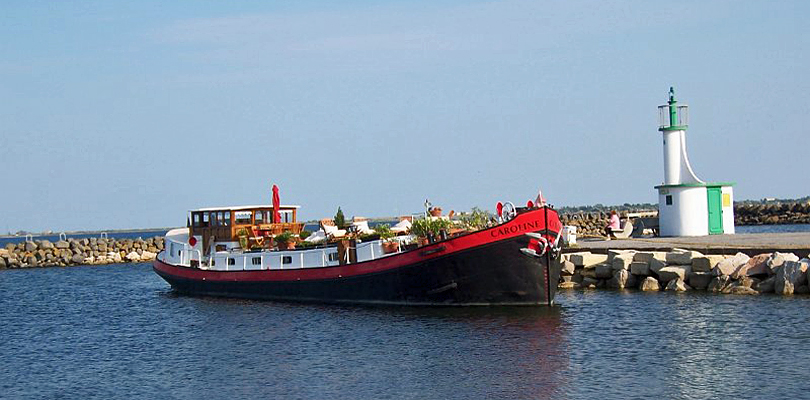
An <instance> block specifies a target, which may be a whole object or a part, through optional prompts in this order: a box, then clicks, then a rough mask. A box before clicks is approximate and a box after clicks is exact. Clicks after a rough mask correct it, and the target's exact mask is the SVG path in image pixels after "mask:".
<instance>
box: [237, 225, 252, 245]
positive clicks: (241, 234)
mask: <svg viewBox="0 0 810 400" xmlns="http://www.w3.org/2000/svg"><path fill="white" fill-rule="evenodd" d="M236 236H237V237H238V238H239V246H240V247H242V248H243V249H247V248H248V245H249V244H250V241H249V239H248V231H247V229H245V228H242V229H240V230H238V231H237V232H236Z"/></svg>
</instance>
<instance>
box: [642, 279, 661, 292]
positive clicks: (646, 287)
mask: <svg viewBox="0 0 810 400" xmlns="http://www.w3.org/2000/svg"><path fill="white" fill-rule="evenodd" d="M638 288H639V289H640V290H642V291H645V292H648V291H655V292H657V291H659V290H661V285H659V284H658V280H657V279H655V278H653V277H651V276H648V277H646V278H644V280H643V281H641V285H639V287H638Z"/></svg>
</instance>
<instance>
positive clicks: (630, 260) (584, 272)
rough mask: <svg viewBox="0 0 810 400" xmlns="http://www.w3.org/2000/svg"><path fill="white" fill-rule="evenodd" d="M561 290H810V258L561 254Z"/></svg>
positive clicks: (681, 252)
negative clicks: (809, 282)
mask: <svg viewBox="0 0 810 400" xmlns="http://www.w3.org/2000/svg"><path fill="white" fill-rule="evenodd" d="M561 263H562V275H561V278H560V283H559V288H561V289H599V288H605V289H638V290H642V291H659V290H671V291H677V292H683V291H689V290H703V291H709V292H714V293H728V294H760V293H777V294H781V295H792V294H810V287H808V281H809V280H810V279H808V278H810V276H808V275H810V270H809V269H810V268H809V267H810V259H807V258H804V259H799V257H797V256H796V255H795V254H792V253H778V252H776V253H763V254H758V255H755V256H753V257H749V256H747V255H745V254H743V253H737V254H736V255H733V256H724V255H712V254H709V255H704V254H701V253H699V252H696V251H690V250H680V249H679V250H674V251H671V252H651V251H636V250H609V251H608V252H607V254H594V253H590V252H579V253H569V254H564V255H563V257H562V261H561Z"/></svg>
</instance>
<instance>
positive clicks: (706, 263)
mask: <svg viewBox="0 0 810 400" xmlns="http://www.w3.org/2000/svg"><path fill="white" fill-rule="evenodd" d="M725 259H726V258H725V257H723V256H721V255H715V254H711V255H706V256H701V257H693V258H692V272H709V271H711V270H712V268H714V267H715V266H717V263H719V262H720V261H723V260H725Z"/></svg>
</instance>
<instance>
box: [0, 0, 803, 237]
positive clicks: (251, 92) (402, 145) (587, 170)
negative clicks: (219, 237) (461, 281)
mask: <svg viewBox="0 0 810 400" xmlns="http://www.w3.org/2000/svg"><path fill="white" fill-rule="evenodd" d="M808 14H810V2H807V1H714V0H699V1H697V0H695V1H693V0H684V1H677V2H652V1H642V0H639V1H630V0H628V1H611V0H570V1H522V0H493V1H452V0H440V1H419V0H417V1H361V0H354V1H342V2H331V1H312V0H310V1H273V2H266V1H230V2H214V1H173V2H165V1H150V0H143V1H107V0H104V1H53V2H48V1H37V2H30V1H13V0H12V1H4V2H3V3H2V4H1V5H0V171H2V173H3V175H4V176H3V180H2V196H0V232H7V231H11V232H14V231H17V230H28V231H42V230H54V231H62V230H67V231H69V230H90V229H126V228H148V227H168V226H182V225H185V223H186V215H187V211H188V210H190V209H195V208H201V207H213V206H226V205H243V204H269V203H270V202H271V190H270V188H271V186H272V185H273V184H277V185H278V186H279V187H280V189H281V190H280V192H281V200H282V203H284V204H298V205H301V206H302V208H301V211H300V215H299V218H301V219H305V220H309V219H318V218H323V217H331V216H333V215H334V214H335V211H336V209H337V207H338V206H340V207H341V208H342V210H343V211H344V213H345V214H346V215H347V216H366V217H380V216H393V215H401V214H409V213H415V212H419V211H420V210H423V203H424V201H425V199H429V200H430V201H431V202H432V203H433V204H434V205H438V206H441V207H442V208H443V209H444V210H445V211H447V210H450V209H454V210H457V211H460V210H468V209H470V208H472V207H474V206H478V207H482V208H485V209H493V208H494V205H495V203H496V202H498V201H512V202H514V203H516V204H522V203H525V202H526V200H528V199H533V198H534V197H535V195H536V194H537V191H538V189H542V190H543V194H544V195H545V197H546V198H547V199H548V201H549V202H550V203H552V204H554V205H556V206H558V207H560V206H576V205H588V204H596V203H602V204H606V205H610V204H623V203H643V202H649V203H655V202H657V192H656V191H655V189H654V188H653V187H654V186H655V185H658V184H660V183H661V182H662V181H663V173H664V172H663V154H662V143H661V133H660V132H658V131H657V128H658V121H657V118H658V114H657V106H659V105H661V104H664V103H665V102H666V100H667V91H668V90H669V87H670V86H674V87H675V92H676V96H677V98H678V99H679V100H680V101H681V102H682V103H684V104H688V105H689V111H690V112H689V130H688V132H687V148H688V154H689V159H690V162H691V164H692V167H693V168H694V170H695V172H696V174H697V175H698V177H700V178H701V179H703V180H706V181H731V182H735V183H736V185H735V187H734V190H735V198H736V199H737V200H743V199H761V198H764V197H777V198H797V197H803V196H807V195H808V194H810V193H809V192H810V190H809V188H810V177H809V176H810V174H808V169H809V168H808V161H807V160H808V156H807V154H808V144H810V140H808V133H810V132H808V130H810V128H808V126H810V124H808V122H807V121H808V119H810V116H809V115H808V110H810V107H808V104H810V94H809V93H810V78H808V73H807V71H808V65H810V24H808V23H807V22H806V16H807V15H808Z"/></svg>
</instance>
